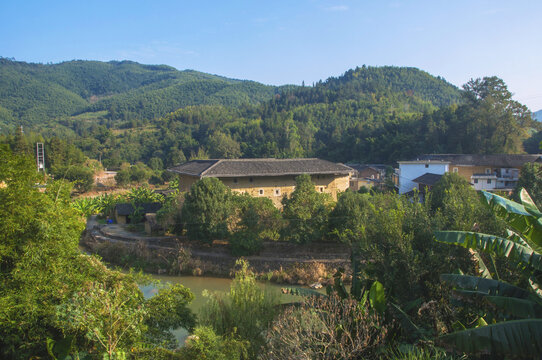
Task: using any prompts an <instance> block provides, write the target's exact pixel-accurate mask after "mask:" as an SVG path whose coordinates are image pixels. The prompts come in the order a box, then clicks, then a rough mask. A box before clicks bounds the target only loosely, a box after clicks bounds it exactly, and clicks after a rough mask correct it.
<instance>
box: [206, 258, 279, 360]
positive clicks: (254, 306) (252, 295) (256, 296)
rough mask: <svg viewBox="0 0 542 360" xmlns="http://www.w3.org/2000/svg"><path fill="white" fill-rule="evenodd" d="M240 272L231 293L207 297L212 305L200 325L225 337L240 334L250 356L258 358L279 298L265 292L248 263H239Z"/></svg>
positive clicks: (208, 305)
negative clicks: (247, 346) (210, 328)
mask: <svg viewBox="0 0 542 360" xmlns="http://www.w3.org/2000/svg"><path fill="white" fill-rule="evenodd" d="M236 265H238V266H240V269H239V270H238V271H237V272H236V273H235V279H234V280H233V282H232V284H231V287H230V292H229V293H228V294H227V295H224V294H219V293H215V294H208V296H209V301H208V302H207V303H206V304H205V306H204V307H203V309H202V313H201V317H200V318H201V323H202V324H204V325H209V326H211V327H212V328H213V329H214V331H215V332H216V333H217V334H219V335H223V336H226V335H228V334H237V335H238V336H239V337H240V338H241V339H242V340H244V341H248V342H249V343H250V346H249V355H250V356H251V358H253V357H255V356H256V355H257V354H258V352H259V351H260V349H261V347H262V346H263V345H264V343H265V339H264V331H265V330H266V329H267V327H268V325H269V324H270V323H271V321H272V320H273V318H274V316H275V313H276V310H275V307H276V305H278V296H277V295H276V294H274V293H269V292H266V291H264V290H262V289H261V288H260V287H259V286H258V285H257V284H256V279H255V277H254V274H253V273H252V271H250V270H249V268H248V263H247V262H246V261H244V260H238V261H237V264H236Z"/></svg>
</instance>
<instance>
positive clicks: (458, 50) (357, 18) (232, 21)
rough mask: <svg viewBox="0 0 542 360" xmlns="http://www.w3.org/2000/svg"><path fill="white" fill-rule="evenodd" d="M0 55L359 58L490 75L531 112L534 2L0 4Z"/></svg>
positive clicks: (285, 67) (37, 58)
mask: <svg viewBox="0 0 542 360" xmlns="http://www.w3.org/2000/svg"><path fill="white" fill-rule="evenodd" d="M0 34H2V35H0V56H4V57H14V58H15V59H17V60H21V61H29V62H41V63H47V62H61V61H66V60H72V59H85V60H102V61H109V60H124V59H128V60H133V61H137V62H141V63H145V64H167V65H171V66H174V67H176V68H178V69H194V70H199V71H204V72H209V73H213V74H219V75H224V76H228V77H233V78H239V79H250V80H255V81H259V82H263V83H266V84H274V85H279V84H287V83H291V84H301V82H302V81H305V83H306V84H311V83H313V82H316V81H318V80H320V79H322V80H325V79H326V78H328V77H330V76H338V75H340V74H342V73H343V72H345V71H346V70H348V69H350V68H353V67H356V66H361V65H363V64H366V65H375V66H380V65H396V66H414V67H417V68H420V69H423V70H425V71H428V72H429V73H431V74H433V75H440V76H442V77H444V78H445V79H446V80H448V81H450V82H451V83H453V84H455V85H457V86H461V85H462V84H464V83H465V82H467V81H468V80H469V79H470V78H477V77H483V76H492V75H496V76H499V77H501V78H502V79H504V81H505V82H506V83H507V84H508V87H509V89H510V90H511V91H512V92H513V93H514V94H515V97H514V98H515V99H516V100H518V101H520V102H522V103H524V104H526V105H527V106H529V108H530V109H531V110H533V111H537V110H540V109H542V1H540V0H513V1H510V0H508V1H501V0H491V1H482V0H432V1H422V0H410V1H406V0H405V1H394V0H390V1H386V0H378V1H377V0H374V1H365V0H358V1H354V0H351V1H348V0H345V1H338V0H290V1H282V0H273V1H258V0H252V1H248V0H247V1H225V0H222V1H210V0H209V1H206V0H200V1H181V0H178V1H162V0H154V1H151V0H148V1H138V0H130V1H124V0H122V1H115V0H110V1H101V0H94V1H78V0H71V1H55V0H50V1H43V0H41V1H40V0H24V1H20V0H17V1H12V0H2V1H0Z"/></svg>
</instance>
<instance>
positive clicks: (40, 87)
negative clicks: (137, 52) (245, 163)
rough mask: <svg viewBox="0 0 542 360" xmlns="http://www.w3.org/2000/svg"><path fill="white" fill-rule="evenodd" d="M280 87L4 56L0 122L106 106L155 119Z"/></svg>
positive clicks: (252, 98) (123, 115)
mask: <svg viewBox="0 0 542 360" xmlns="http://www.w3.org/2000/svg"><path fill="white" fill-rule="evenodd" d="M278 91H279V89H278V88H277V87H274V86H266V85H263V84H259V83H256V82H252V81H241V80H234V79H228V78H225V77H221V76H216V75H210V74H205V73H201V72H197V71H192V70H185V71H179V70H176V69H174V68H172V67H169V66H165V65H141V64H138V63H135V62H131V61H121V62H118V61H111V62H107V63H106V62H99V61H68V62H63V63H59V64H51V65H49V64H48V65H44V64H31V63H25V62H17V61H13V60H9V59H6V58H0V124H4V125H7V124H10V123H12V122H13V121H17V123H22V124H26V125H32V124H36V123H41V124H43V123H44V122H48V121H50V120H52V119H55V118H57V117H63V116H68V115H77V114H81V113H85V112H96V111H102V110H107V111H108V112H111V114H109V117H110V118H111V119H113V120H115V119H133V118H137V119H142V118H155V117H159V116H162V115H165V114H167V113H168V112H171V111H173V110H175V109H178V108H180V107H184V106H188V105H197V104H216V105H222V104H223V105H228V106H238V105H241V104H256V103H259V102H261V101H265V100H268V99H270V98H271V97H272V96H273V95H274V94H275V93H277V92H278Z"/></svg>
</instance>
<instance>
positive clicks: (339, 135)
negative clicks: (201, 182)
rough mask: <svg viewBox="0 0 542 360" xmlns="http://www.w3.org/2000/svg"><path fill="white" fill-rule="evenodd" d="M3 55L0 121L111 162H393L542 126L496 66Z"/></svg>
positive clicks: (492, 148) (485, 144)
mask: <svg viewBox="0 0 542 360" xmlns="http://www.w3.org/2000/svg"><path fill="white" fill-rule="evenodd" d="M2 64H3V65H2V67H1V68H0V70H1V71H2V72H3V73H6V76H2V77H1V78H0V79H1V84H2V86H1V88H2V90H1V91H3V92H2V94H1V95H0V132H3V133H13V131H12V130H11V129H9V124H11V125H12V126H13V124H14V123H17V124H18V123H23V124H30V126H29V127H30V129H29V130H30V131H31V130H34V131H38V132H39V134H40V135H41V136H43V137H45V138H52V137H60V138H62V139H66V140H68V141H70V142H71V143H73V144H75V145H76V146H77V147H79V148H80V149H81V150H82V151H83V152H84V153H85V154H86V155H87V156H89V157H91V158H94V159H102V161H103V164H104V165H105V166H106V167H113V168H117V167H119V166H120V165H121V163H122V162H129V163H132V164H133V163H136V162H138V161H142V162H145V163H153V164H155V165H156V164H163V165H164V166H171V165H174V164H177V163H179V162H182V161H185V160H186V159H190V158H206V157H211V158H222V157H245V158H251V157H252V158H254V157H276V158H288V157H321V158H324V159H329V160H333V161H340V162H348V161H355V162H368V163H388V164H392V163H393V162H394V161H397V160H399V159H406V158H409V157H412V156H415V155H417V154H421V153H518V152H522V151H525V150H526V145H524V144H523V141H525V140H526V139H528V138H529V136H530V135H531V134H532V133H533V131H536V130H538V129H539V128H540V126H539V125H538V124H537V123H533V122H532V120H531V116H530V112H528V111H527V110H526V108H525V107H524V106H522V105H521V104H519V103H516V102H514V101H512V100H511V94H510V93H509V92H508V91H507V90H506V84H504V82H503V81H502V80H501V79H498V78H496V77H488V78H484V79H477V80H473V81H471V82H469V83H468V84H466V85H465V88H464V90H460V89H458V88H457V87H455V86H453V85H452V84H450V83H448V82H446V81H445V80H444V79H442V78H440V77H435V76H432V75H430V74H428V73H427V72H425V71H422V70H419V69H416V68H405V67H403V68H402V67H391V66H384V67H366V66H363V67H358V68H356V69H352V70H348V71H346V72H345V73H344V74H343V75H341V76H339V77H332V78H329V79H327V80H325V81H319V82H318V83H316V84H314V85H313V86H284V87H271V86H265V85H262V84H259V83H256V82H252V81H240V80H233V79H227V78H223V77H220V76H216V75H209V74H204V73H200V72H197V71H191V70H186V71H177V70H175V69H173V68H171V67H167V66H149V65H140V64H137V63H133V62H127V61H124V62H109V63H102V62H89V61H72V62H66V63H61V64H56V65H36V64H26V63H17V62H14V61H9V60H5V59H4V60H2ZM25 121H26V122H25ZM6 125H8V126H6ZM6 129H8V131H6ZM27 129H28V127H27ZM533 129H534V130H533ZM526 144H527V143H526ZM527 145H528V144H527ZM535 145H536V144H535Z"/></svg>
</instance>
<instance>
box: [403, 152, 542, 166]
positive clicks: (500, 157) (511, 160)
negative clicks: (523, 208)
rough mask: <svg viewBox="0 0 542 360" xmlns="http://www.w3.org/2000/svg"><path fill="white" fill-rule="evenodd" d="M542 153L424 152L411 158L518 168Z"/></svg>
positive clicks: (539, 157) (536, 158) (538, 159)
mask: <svg viewBox="0 0 542 360" xmlns="http://www.w3.org/2000/svg"><path fill="white" fill-rule="evenodd" d="M541 156H542V154H521V155H520V154H489V155H481V154H470V155H469V154H424V155H420V156H417V157H416V159H413V160H420V161H424V160H431V161H448V162H450V163H452V164H454V165H467V166H469V165H470V166H492V167H503V168H520V167H522V166H523V165H524V164H525V163H528V162H535V161H542V160H541Z"/></svg>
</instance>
